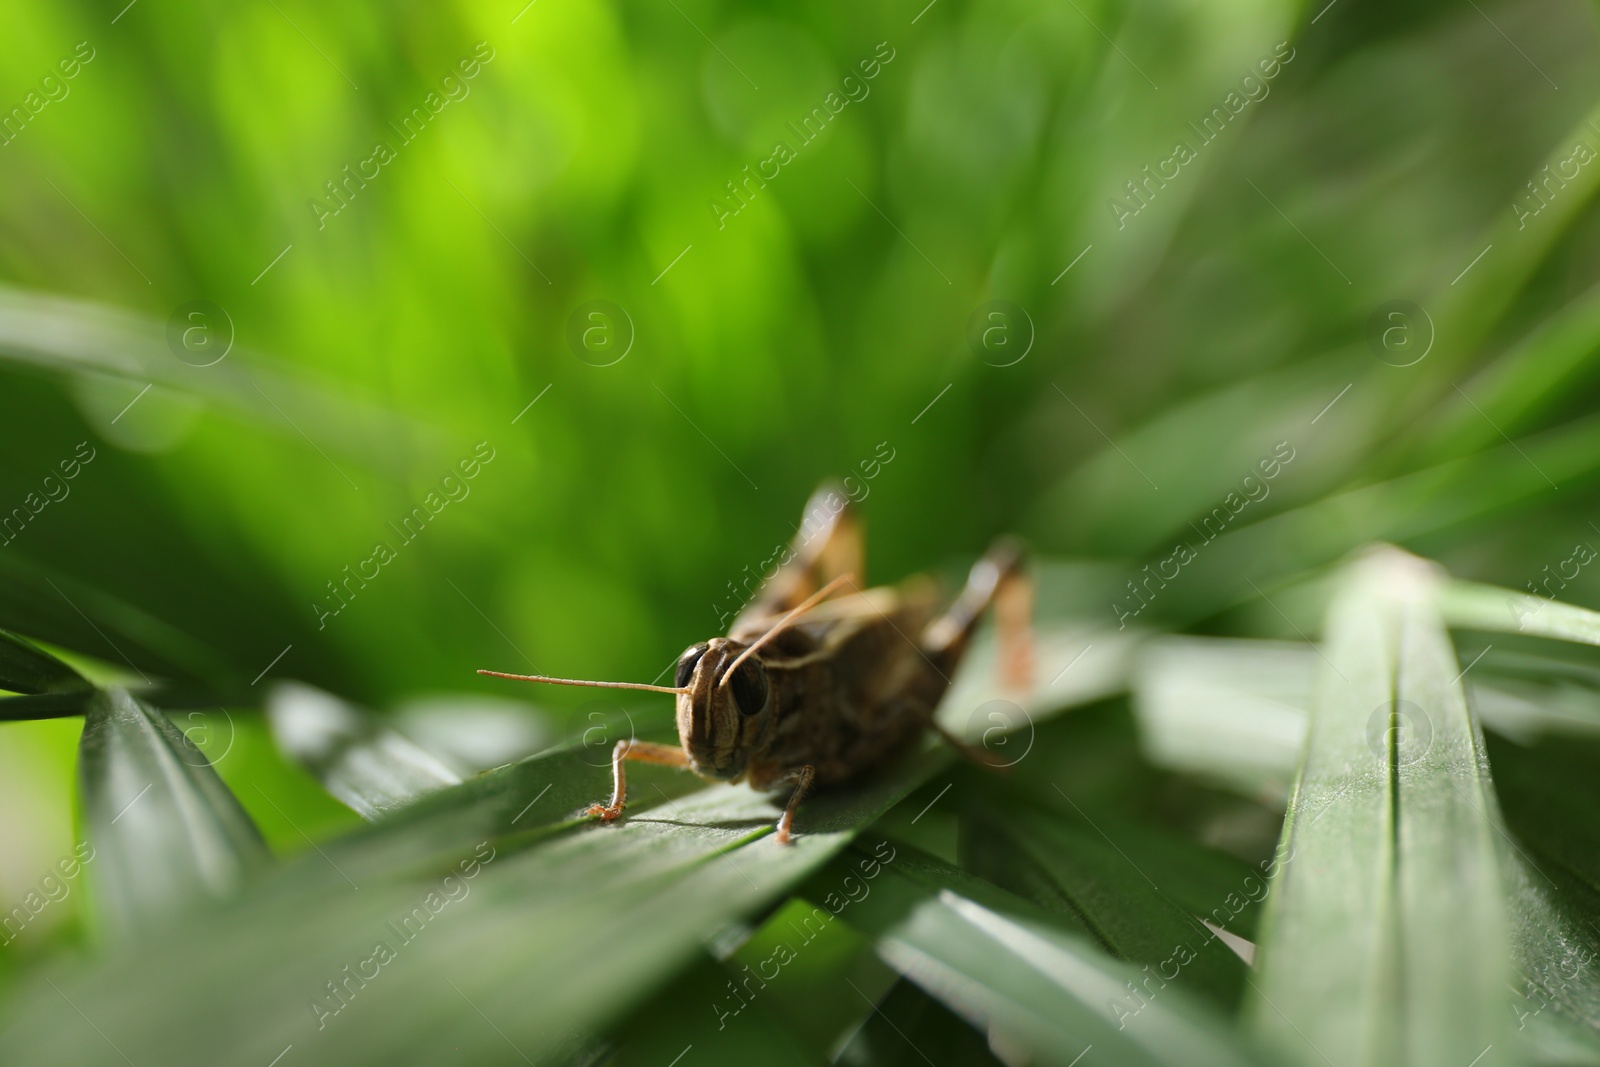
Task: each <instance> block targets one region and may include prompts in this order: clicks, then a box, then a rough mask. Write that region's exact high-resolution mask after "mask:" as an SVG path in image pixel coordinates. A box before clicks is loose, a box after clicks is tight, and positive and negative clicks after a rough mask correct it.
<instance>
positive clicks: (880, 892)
mask: <svg viewBox="0 0 1600 1067" xmlns="http://www.w3.org/2000/svg"><path fill="white" fill-rule="evenodd" d="M894 848H895V849H896V854H895V855H894V856H893V857H892V859H890V860H889V861H887V862H885V863H883V867H884V871H885V877H883V878H882V879H881V880H880V881H879V882H878V883H877V884H876V886H875V887H874V888H873V889H872V891H871V893H870V894H869V895H867V896H865V897H864V898H863V899H862V900H861V901H860V902H859V903H853V904H850V905H849V906H848V907H846V908H844V909H842V910H841V912H840V915H841V917H842V918H844V919H845V920H846V921H847V922H850V923H851V924H852V925H855V926H858V927H859V928H861V929H862V930H864V931H866V932H868V933H871V934H873V935H875V936H877V937H878V938H879V950H878V951H879V954H880V955H881V956H882V957H883V958H884V959H885V961H887V962H888V963H889V964H890V965H891V966H893V967H894V968H896V969H897V970H899V971H900V972H901V973H902V974H903V975H905V976H906V977H907V978H909V979H910V980H911V981H913V982H915V983H917V984H918V985H919V986H921V987H922V988H923V989H924V990H925V991H927V992H928V993H929V994H930V995H931V996H933V997H935V998H937V999H938V1000H940V1001H942V1002H944V1003H945V1004H946V1005H947V1006H948V1007H950V1009H951V1010H952V1011H955V1012H956V1013H957V1014H958V1015H961V1016H963V1017H965V1018H966V1019H967V1020H968V1021H969V1022H972V1023H973V1025H975V1026H978V1027H980V1028H981V1029H985V1030H987V1031H988V1033H989V1035H990V1043H991V1045H993V1046H995V1047H1002V1048H1010V1049H1013V1050H1015V1051H1016V1052H1017V1054H1018V1056H1017V1058H1019V1059H1024V1060H1028V1061H1030V1062H1038V1063H1043V1064H1053V1065H1058V1067H1068V1065H1070V1064H1073V1063H1075V1062H1077V1060H1078V1058H1079V1057H1080V1056H1082V1055H1083V1054H1084V1052H1085V1050H1086V1049H1089V1048H1091V1047H1092V1048H1093V1049H1094V1052H1093V1054H1092V1055H1093V1057H1094V1062H1096V1063H1102V1064H1114V1065H1129V1067H1154V1065H1157V1064H1173V1063H1183V1064H1191V1065H1203V1067H1224V1065H1227V1067H1242V1065H1245V1064H1250V1063H1254V1062H1256V1060H1255V1058H1254V1056H1253V1054H1252V1053H1251V1052H1250V1050H1249V1049H1248V1048H1247V1047H1245V1045H1244V1044H1243V1043H1242V1042H1240V1041H1239V1040H1238V1039H1237V1038H1236V1037H1235V1036H1234V1035H1233V1034H1232V1032H1231V1027H1230V1026H1229V1024H1228V1022H1227V1021H1226V1020H1225V1018H1224V1017H1222V1016H1220V1015H1216V1014H1212V1013H1209V1012H1207V1011H1205V1010H1203V1009H1201V1008H1199V1007H1198V1006H1196V1005H1194V1004H1192V1003H1191V1002H1190V1001H1189V999H1188V998H1187V997H1186V996H1185V994H1184V993H1183V992H1182V991H1181V990H1179V989H1177V988H1175V987H1171V986H1170V979H1168V978H1163V976H1161V975H1160V974H1157V973H1154V971H1155V970H1156V969H1154V968H1147V969H1140V968H1138V967H1135V966H1132V965H1130V964H1127V963H1123V962H1120V961H1117V960H1113V959H1111V958H1109V957H1108V956H1106V955H1105V953H1104V952H1103V951H1102V950H1101V949H1099V948H1098V947H1096V946H1095V945H1094V944H1093V943H1092V942H1090V941H1089V940H1088V939H1087V938H1085V937H1082V936H1078V935H1075V934H1073V933H1071V932H1070V931H1068V930H1066V929H1063V928H1062V927H1061V926H1060V925H1059V924H1058V923H1057V922H1055V921H1053V920H1052V919H1051V918H1050V916H1049V914H1048V913H1047V912H1044V911H1042V910H1041V909H1039V908H1037V907H1036V906H1034V905H1032V904H1029V903H1028V902H1027V901H1024V900H1022V899H1021V898H1019V897H1015V896H1013V895H1011V894H1010V893H1008V892H1006V891H1005V890H1002V889H999V888H997V887H995V886H993V885H991V884H989V883H987V882H985V881H983V880H981V879H979V878H976V877H974V876H972V875H970V874H967V873H966V872H964V871H961V870H959V869H957V868H954V867H950V866H949V865H947V864H945V863H942V862H941V861H939V860H937V859H934V858H933V857H931V856H928V855H926V854H924V853H919V852H917V851H916V850H914V849H912V848H911V847H910V846H908V845H903V844H896V845H895V846H894ZM862 855H866V853H865V852H863V853H862ZM879 858H880V859H881V857H879ZM1185 965H1186V962H1185V961H1184V960H1183V957H1182V956H1181V955H1179V956H1175V957H1174V958H1173V962H1172V963H1171V964H1170V965H1169V970H1171V969H1173V968H1176V969H1178V970H1179V972H1180V973H1181V968H1182V967H1183V966H1185Z"/></svg>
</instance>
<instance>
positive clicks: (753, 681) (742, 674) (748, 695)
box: [728, 660, 767, 715]
mask: <svg viewBox="0 0 1600 1067" xmlns="http://www.w3.org/2000/svg"><path fill="white" fill-rule="evenodd" d="M728 684H729V685H730V686H731V687H732V688H733V702H734V703H735V704H737V705H738V706H739V712H740V714H743V715H754V714H755V713H756V712H758V711H760V710H761V709H762V708H764V707H766V706H767V672H766V671H764V670H762V669H761V666H760V664H758V663H756V662H755V661H754V660H749V661H746V662H744V663H741V664H739V669H738V670H736V671H734V673H733V680H732V681H731V682H729V683H728Z"/></svg>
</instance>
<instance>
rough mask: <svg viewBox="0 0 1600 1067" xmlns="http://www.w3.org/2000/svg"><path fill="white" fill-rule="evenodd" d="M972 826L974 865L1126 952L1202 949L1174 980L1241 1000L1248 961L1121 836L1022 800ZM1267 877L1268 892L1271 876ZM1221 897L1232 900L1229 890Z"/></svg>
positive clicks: (1145, 957)
mask: <svg viewBox="0 0 1600 1067" xmlns="http://www.w3.org/2000/svg"><path fill="white" fill-rule="evenodd" d="M965 829H966V830H968V831H969V832H966V833H964V834H963V845H964V849H963V856H962V859H963V861H964V865H965V866H967V867H968V868H970V869H971V870H972V871H973V872H974V873H976V874H980V875H983V876H984V877H986V878H988V879H989V880H990V881H992V882H994V883H995V884H997V885H999V886H1001V887H1002V888H1005V889H1010V890H1011V891H1012V892H1014V893H1017V894H1018V895H1020V896H1024V897H1027V898H1029V899H1032V900H1034V901H1036V902H1037V903H1039V904H1041V905H1042V906H1044V907H1047V908H1051V909H1052V910H1056V911H1060V912H1063V913H1064V914H1065V915H1067V916H1070V917H1071V921H1073V922H1080V923H1082V924H1083V925H1084V926H1085V927H1086V928H1087V930H1088V931H1089V932H1090V933H1091V934H1092V935H1093V936H1094V938H1095V939H1096V940H1097V941H1098V942H1100V943H1101V944H1102V945H1104V946H1105V947H1106V948H1107V949H1108V950H1109V951H1110V952H1111V953H1112V955H1114V956H1116V957H1117V958H1119V959H1124V960H1129V961H1131V962H1133V963H1135V964H1141V965H1147V966H1150V967H1155V968H1159V967H1160V965H1161V964H1162V963H1163V962H1164V961H1166V960H1167V959H1169V958H1170V957H1171V956H1172V955H1173V953H1174V951H1175V950H1176V949H1177V948H1178V947H1179V946H1184V947H1185V948H1187V950H1188V951H1189V953H1190V954H1192V955H1193V957H1194V958H1193V959H1192V960H1190V961H1189V962H1188V963H1187V964H1185V965H1184V967H1183V969H1182V972H1181V975H1180V979H1179V980H1175V981H1174V985H1178V986H1181V987H1182V988H1185V989H1188V990H1190V991H1192V992H1194V993H1196V994H1197V995H1199V996H1206V997H1211V998H1213V999H1215V1000H1217V1001H1218V1002H1219V1003H1221V1004H1224V1005H1228V1006H1231V1005H1232V1004H1234V1003H1235V1002H1236V1001H1237V1000H1238V997H1239V993H1240V991H1241V990H1242V989H1243V988H1244V963H1243V961H1242V960H1240V958H1239V957H1238V956H1236V955H1235V954H1234V953H1233V952H1232V951H1231V950H1230V949H1228V948H1227V947H1226V946H1225V945H1224V944H1222V943H1221V942H1220V941H1218V940H1217V939H1216V937H1214V936H1213V935H1212V933H1211V932H1210V931H1209V930H1207V929H1206V927H1205V926H1204V924H1202V923H1201V922H1200V920H1199V919H1197V918H1196V917H1195V916H1194V915H1193V914H1191V913H1190V912H1189V911H1188V910H1186V909H1185V908H1183V907H1182V906H1180V905H1179V904H1178V903H1177V902H1176V901H1174V900H1173V899H1172V898H1171V897H1170V896H1168V895H1167V894H1166V893H1164V892H1163V891H1162V890H1161V888H1160V887H1159V886H1158V885H1157V884H1156V883H1155V882H1153V881H1151V880H1150V876H1149V875H1148V874H1147V872H1146V871H1145V870H1144V869H1143V868H1142V867H1141V866H1140V865H1138V864H1137V863H1135V862H1134V861H1133V860H1132V859H1130V858H1129V856H1128V855H1127V853H1126V852H1124V851H1122V850H1121V848H1120V846H1119V845H1118V843H1117V841H1116V839H1115V838H1113V837H1110V836H1105V837H1102V836H1101V834H1100V832H1099V831H1098V830H1096V829H1095V828H1094V827H1093V826H1073V825H1070V824H1068V823H1067V822H1066V821H1065V820H1063V819H1057V818H1053V817H1051V816H1050V815H1049V814H1048V813H1045V812H1042V811H1039V810H1030V809H1027V808H1020V807H1017V806H1012V805H1008V806H1007V808H1006V811H1005V814H1000V813H999V812H996V811H993V810H982V809H980V810H978V811H976V812H975V813H974V815H973V817H972V819H971V820H970V821H969V824H968V826H967V827H966V828H965ZM1257 884H1258V886H1259V888H1260V891H1261V893H1262V894H1263V895H1265V893H1266V884H1265V883H1264V882H1260V881H1259V880H1258V881H1257ZM1241 892H1242V890H1241ZM1215 903H1216V904H1217V905H1218V906H1219V907H1220V906H1222V904H1223V900H1222V897H1220V896H1219V897H1218V899H1217V900H1216V902H1215ZM1224 914H1225V915H1226V914H1227V913H1226V911H1225V912H1224Z"/></svg>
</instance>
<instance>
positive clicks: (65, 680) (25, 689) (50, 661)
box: [0, 630, 93, 695]
mask: <svg viewBox="0 0 1600 1067" xmlns="http://www.w3.org/2000/svg"><path fill="white" fill-rule="evenodd" d="M92 688H93V686H91V685H90V684H89V680H88V679H86V678H85V677H84V676H83V675H81V674H79V673H78V672H77V671H75V670H73V669H72V668H71V667H69V666H67V665H66V664H65V663H63V662H61V661H60V660H59V659H56V658H55V657H54V656H52V655H51V654H50V653H48V652H46V651H45V650H44V649H42V648H40V647H39V646H38V645H35V644H34V643H33V642H32V641H29V640H27V639H26V638H22V637H18V636H17V635H16V634H14V633H11V632H9V631H7V630H0V689H9V690H10V691H11V692H13V693H28V694H35V695H37V694H42V693H74V692H87V691H88V690H90V689H92Z"/></svg>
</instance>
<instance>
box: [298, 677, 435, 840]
mask: <svg viewBox="0 0 1600 1067" xmlns="http://www.w3.org/2000/svg"><path fill="white" fill-rule="evenodd" d="M267 719H268V721H269V722H270V723H271V725H272V736H273V740H274V741H276V742H277V744H278V748H279V749H281V750H282V751H283V752H284V754H285V755H287V756H288V757H289V758H291V759H293V760H295V761H296V762H298V763H300V764H301V765H302V766H304V767H305V768H306V769H307V770H308V771H310V772H311V773H312V774H313V775H315V776H316V778H317V780H318V781H319V782H321V783H322V784H323V786H324V787H326V788H327V790H328V792H329V793H332V794H333V795H334V796H335V797H336V798H338V800H339V801H340V802H342V803H344V804H346V805H348V806H349V807H350V808H351V809H352V810H354V811H355V812H356V813H357V814H359V815H360V816H361V817H362V818H363V819H376V818H377V817H378V816H380V815H383V814H385V813H387V812H390V811H393V810H395V809H397V808H400V807H403V806H405V805H406V804H409V803H411V802H412V801H414V800H416V799H417V798H418V797H422V796H425V795H426V794H428V793H433V792H437V791H438V790H440V789H444V788H447V787H449V786H452V785H456V784H459V783H460V781H461V777H460V775H458V774H456V773H455V772H454V771H452V770H451V769H450V768H449V767H447V766H445V765H444V763H442V762H441V761H440V760H438V759H436V758H435V757H434V756H433V755H431V754H430V753H428V752H427V751H426V750H424V749H423V748H422V747H421V746H420V745H418V744H416V743H415V742H414V741H412V740H410V739H409V738H407V737H405V736H403V735H402V734H400V733H398V732H396V731H395V730H392V729H390V728H389V727H388V726H387V725H386V724H384V723H383V722H382V721H381V720H380V719H379V718H378V717H377V716H375V715H373V714H371V713H370V712H367V711H365V710H364V709H361V708H358V707H355V706H354V705H351V704H347V703H345V702H344V701H342V700H340V699H339V698H338V697H335V696H333V695H332V694H330V693H324V692H323V691H322V690H320V689H314V688H312V687H311V686H308V685H302V684H300V683H297V682H285V683H282V684H280V685H277V686H274V687H273V689H272V691H271V693H270V694H269V695H268V697H267Z"/></svg>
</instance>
